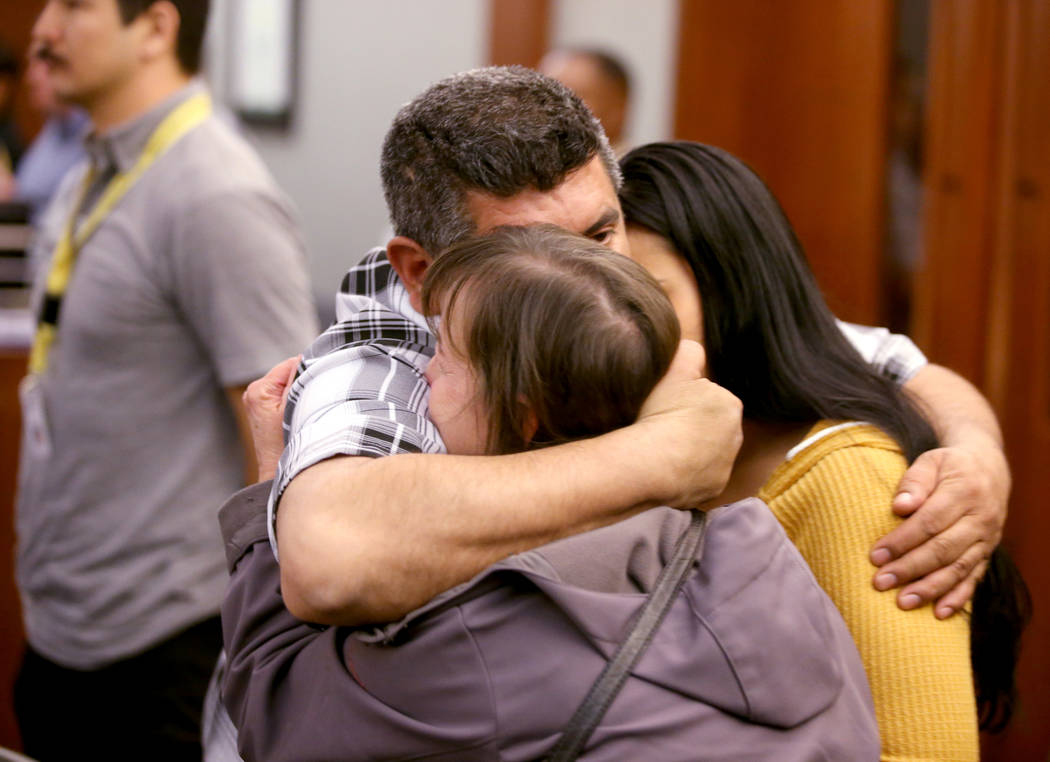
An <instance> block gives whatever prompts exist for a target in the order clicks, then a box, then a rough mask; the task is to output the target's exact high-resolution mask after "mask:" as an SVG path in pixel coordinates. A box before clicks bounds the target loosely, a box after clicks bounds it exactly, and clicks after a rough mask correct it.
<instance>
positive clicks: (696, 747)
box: [220, 484, 879, 762]
mask: <svg viewBox="0 0 1050 762" xmlns="http://www.w3.org/2000/svg"><path fill="white" fill-rule="evenodd" d="M268 486H269V485H268V484H263V485H256V486H255V487H250V488H248V489H246V490H242V491H241V492H240V493H238V494H237V495H235V496H234V497H233V498H231V499H230V501H229V502H228V503H227V504H226V506H224V507H223V509H222V513H221V514H220V521H221V523H222V526H223V533H224V536H225V538H226V542H227V557H228V561H229V564H230V569H231V574H232V580H231V584H230V588H229V591H228V594H227V597H226V601H225V603H224V605H223V610H222V616H223V629H224V633H225V636H224V637H225V645H226V649H227V652H228V654H229V664H228V670H227V674H226V678H225V682H224V700H225V702H226V705H227V707H228V708H229V710H230V715H231V717H232V718H233V721H234V724H235V725H237V727H238V729H239V744H240V749H241V753H242V755H243V756H244V757H245V759H246V760H268V761H273V762H278V761H280V760H310V761H311V762H314V761H318V760H395V759H398V760H405V759H412V760H420V759H427V760H438V759H448V760H464V761H469V760H531V759H539V758H542V757H543V756H544V754H545V753H547V752H548V751H549V750H550V749H551V747H552V746H553V745H554V743H555V741H556V740H557V738H558V736H559V734H560V732H561V730H562V729H563V728H564V726H565V723H566V722H567V721H568V719H569V717H570V716H571V715H572V713H573V711H574V710H575V709H576V706H577V705H578V704H579V702H580V701H581V700H582V698H583V696H584V695H585V694H586V692H587V691H588V689H589V688H590V686H591V683H592V682H593V681H594V679H595V678H596V677H597V675H598V674H599V672H600V671H601V670H602V668H603V667H604V665H605V663H606V660H607V658H608V657H609V656H610V655H611V654H612V653H613V652H614V651H615V649H616V646H617V645H618V643H619V642H620V640H621V639H622V638H623V637H624V635H625V634H626V632H627V631H628V629H629V628H630V625H631V624H632V617H633V615H634V614H635V613H636V612H637V611H638V609H639V607H640V606H641V604H642V603H643V601H644V599H645V595H646V593H647V592H648V591H649V590H650V589H651V588H652V586H653V584H654V583H655V580H656V578H657V575H658V574H659V571H660V569H661V568H662V566H663V564H664V562H665V561H666V560H668V559H669V558H670V556H671V554H672V552H673V550H674V546H675V543H676V541H677V539H678V537H679V536H680V535H681V533H682V532H684V531H685V529H686V527H687V525H688V523H689V517H688V514H686V513H683V512H680V511H674V510H671V509H667V508H659V509H655V510H651V511H648V512H646V513H643V514H640V515H638V516H636V517H634V518H631V519H629V520H626V521H623V522H621V523H619V524H615V525H613V526H609V527H606V528H604V529H599V530H595V531H592V532H588V533H586V534H582V535H578V536H575V537H570V538H567V539H564V540H560V541H558V542H554V543H551V544H549V545H546V546H544V547H542V548H538V549H536V550H533V551H529V552H527V553H521V554H518V555H516V556H512V557H510V558H507V559H505V560H504V561H501V562H500V563H498V564H494V565H493V566H491V567H489V568H488V569H486V570H485V571H483V572H482V573H481V574H479V575H478V576H477V577H475V578H474V579H472V580H471V581H469V582H467V583H465V584H463V585H460V586H459V587H457V588H455V589H453V590H450V591H448V592H447V593H444V594H442V595H441V596H439V597H438V598H436V599H435V600H433V601H431V602H430V603H428V604H427V605H425V606H423V607H422V608H420V609H418V610H416V611H414V612H412V613H411V614H409V615H408V616H406V617H405V618H404V619H402V620H401V621H399V622H397V623H394V624H392V625H388V626H386V627H383V628H378V629H373V630H361V629H358V630H351V629H347V628H339V627H330V628H318V627H316V626H313V625H309V624H304V623H302V622H300V621H299V620H297V619H295V618H294V617H293V616H292V615H291V614H289V613H288V612H287V610H286V609H285V608H284V605H283V603H282V600H281V597H280V588H279V580H280V575H279V569H278V566H277V564H276V562H275V561H274V558H273V554H272V553H271V551H270V547H269V545H268V543H267V536H266V527H265V503H266V495H267V491H268ZM706 531H707V533H706V537H705V539H704V543H703V546H702V555H701V560H700V561H699V563H698V564H697V568H696V569H695V570H694V572H693V573H692V575H691V576H690V578H689V579H688V580H687V582H686V584H685V586H684V587H683V589H682V591H681V593H680V594H679V596H678V598H677V599H676V600H675V602H674V604H673V606H672V608H671V610H670V612H669V614H668V616H667V618H666V619H665V620H664V622H663V624H662V625H661V627H660V629H659V630H658V631H657V633H656V635H655V637H654V638H653V641H652V643H651V644H650V646H649V648H648V650H647V651H646V652H645V653H644V654H643V656H642V657H641V659H640V661H639V662H638V664H637V666H636V667H635V668H634V670H633V673H632V675H631V677H630V678H628V680H627V682H626V684H625V685H624V688H623V690H622V692H621V693H620V694H619V696H618V697H617V698H616V700H615V701H614V702H613V703H612V706H611V707H610V709H609V711H608V713H607V714H606V715H605V718H604V720H603V721H602V723H601V725H600V726H599V727H598V729H597V731H596V732H595V734H594V735H593V736H592V737H591V740H590V742H589V743H588V746H587V750H586V752H585V754H584V756H583V757H582V759H587V760H616V761H617V762H620V761H622V760H636V759H646V760H661V761H663V760H668V761H673V760H760V759H776V760H782V761H784V762H790V761H791V760H835V761H836V762H841V761H842V760H877V759H878V757H879V739H878V731H877V728H876V724H875V718H874V710H873V707H872V702H871V696H870V693H869V690H868V684H867V680H866V678H865V675H864V670H863V667H862V666H861V663H860V658H859V656H858V655H857V651H856V648H855V647H854V645H853V641H852V639H851V638H850V635H849V632H848V631H847V629H846V626H845V624H844V623H843V621H842V618H841V617H840V616H839V614H838V611H837V610H836V609H835V607H834V605H833V604H832V603H831V601H830V600H829V599H828V597H827V596H826V595H825V594H824V592H823V591H822V590H821V589H820V587H819V586H818V585H817V583H816V581H815V580H814V579H813V576H812V574H811V573H810V571H809V568H808V567H807V566H806V564H805V562H804V561H803V560H802V557H801V556H800V555H799V554H798V551H797V550H796V549H795V547H794V546H793V545H792V544H791V542H790V541H789V540H788V539H787V537H786V536H785V535H784V532H783V530H782V529H781V527H780V525H779V524H778V523H777V521H776V519H775V518H774V517H773V516H772V515H771V514H770V513H769V510H768V509H767V508H766V506H765V505H764V504H763V503H762V502H760V501H758V500H755V499H751V500H745V501H741V502H739V503H735V504H732V505H728V506H725V507H723V508H719V509H717V510H715V511H712V512H711V513H710V514H709V519H708V526H707V530H706Z"/></svg>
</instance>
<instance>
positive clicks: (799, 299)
mask: <svg viewBox="0 0 1050 762" xmlns="http://www.w3.org/2000/svg"><path fill="white" fill-rule="evenodd" d="M621 166H622V170H623V177H624V185H623V188H622V189H621V191H620V202H621V204H622V205H623V211H624V216H625V217H626V219H627V222H628V223H629V224H634V225H640V226H642V227H645V228H648V229H650V230H652V231H653V232H655V233H657V234H658V235H660V236H661V237H663V238H665V239H666V240H667V241H668V242H669V243H670V245H671V246H672V248H673V249H674V250H675V251H677V252H678V253H679V254H681V255H682V256H683V257H684V258H685V259H686V261H687V262H688V263H689V267H690V269H691V270H692V272H693V275H694V276H695V278H696V282H697V286H698V288H699V291H700V302H701V313H702V317H703V338H704V349H705V351H706V354H707V369H708V374H709V376H710V378H711V380H712V381H714V382H716V383H718V384H720V385H721V386H724V387H725V388H727V389H728V390H729V391H731V392H733V394H735V395H736V396H737V397H739V398H740V400H741V401H742V402H743V404H744V417H745V418H749V419H752V420H755V421H762V422H799V423H802V422H807V421H814V422H815V421H817V420H821V419H833V420H861V421H867V422H869V423H872V424H874V425H876V426H878V427H879V428H881V429H883V430H884V431H885V432H886V433H887V434H889V435H890V436H891V437H893V439H894V440H896V442H897V443H898V444H899V445H900V447H901V450H902V452H903V453H904V455H905V457H906V458H907V460H908V462H909V463H910V462H912V461H913V460H914V459H915V458H917V457H918V456H919V455H920V454H921V453H923V452H925V451H927V450H930V449H933V448H935V447H937V446H938V442H937V437H936V434H935V433H934V430H933V427H932V426H931V425H930V423H929V422H928V421H927V420H926V418H925V417H924V416H923V415H922V413H921V411H920V410H919V408H918V407H917V404H916V402H915V401H914V400H913V399H912V398H911V397H910V396H909V395H908V393H907V392H906V391H905V390H904V389H903V388H902V386H901V385H900V384H899V383H898V381H900V380H901V379H895V378H891V377H889V376H887V375H884V374H880V373H878V372H876V371H875V370H874V369H873V368H872V367H871V366H870V365H869V364H868V363H866V362H865V361H864V360H863V359H862V358H861V356H860V355H859V354H858V353H857V351H856V350H855V349H854V348H853V346H852V345H851V344H850V343H849V341H847V339H846V338H845V336H844V335H843V333H842V331H841V329H840V328H839V326H838V324H837V322H836V320H835V317H834V316H833V315H832V313H831V311H830V310H829V309H828V307H827V305H826V304H825V302H824V297H823V296H822V295H821V293H820V289H819V288H818V287H817V283H816V280H815V279H814V277H813V274H812V272H811V270H810V268H809V264H808V263H807V261H806V258H805V255H804V254H803V251H802V247H801V245H800V244H799V242H798V238H797V237H796V235H795V232H794V230H793V229H792V227H791V224H790V223H789V222H788V220H787V217H786V216H785V214H784V212H783V210H782V209H781V208H780V204H779V203H778V202H777V200H776V198H775V197H774V196H773V194H772V193H771V192H770V190H769V189H768V188H767V187H766V185H765V183H763V182H762V180H761V179H760V178H759V177H758V175H757V174H755V173H754V172H753V171H752V170H751V169H750V168H749V167H748V166H747V165H746V164H744V163H743V162H742V161H740V160H739V159H737V158H736V157H734V156H732V155H731V154H729V153H727V152H726V151H723V150H721V149H719V148H715V147H712V146H706V145H701V144H699V143H689V142H673V143H653V144H650V145H646V146H642V147H641V148H637V149H635V150H634V151H631V152H630V153H629V154H628V155H627V156H626V157H624V159H623V162H622V165H621ZM1027 596H1028V593H1027V589H1026V588H1025V587H1024V583H1023V580H1021V578H1020V575H1019V574H1018V573H1017V570H1016V569H1015V568H1014V567H1013V564H1012V563H1011V562H1010V559H1009V557H1008V556H1007V555H1006V554H1005V552H1004V551H1002V550H1001V549H996V551H995V553H993V556H992V559H991V561H990V564H989V573H988V574H987V575H986V576H985V578H984V579H983V580H982V582H981V583H980V585H978V591H977V594H976V595H975V598H974V604H973V605H974V614H973V616H972V617H971V635H972V638H971V662H972V664H973V667H974V675H975V680H976V683H977V698H978V707H979V712H980V718H981V727H982V729H991V730H998V729H1001V728H1002V727H1005V725H1006V723H1007V722H1008V720H1009V717H1010V714H1011V712H1012V708H1013V700H1014V677H1013V675H1014V667H1015V665H1016V658H1017V649H1018V642H1019V639H1020V632H1021V629H1022V628H1023V626H1024V624H1025V623H1026V621H1027V610H1028V607H1029V606H1028V597H1027Z"/></svg>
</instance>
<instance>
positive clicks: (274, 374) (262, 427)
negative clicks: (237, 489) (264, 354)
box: [244, 357, 300, 482]
mask: <svg viewBox="0 0 1050 762" xmlns="http://www.w3.org/2000/svg"><path fill="white" fill-rule="evenodd" d="M299 360H300V358H299V357H289V358H288V359H287V360H284V361H283V362H281V363H278V364H277V365H275V366H274V367H272V368H270V371H269V372H268V373H267V374H266V375H265V376H263V377H262V378H260V379H258V380H256V381H253V382H252V383H251V384H249V385H248V388H247V389H246V390H245V391H244V407H245V410H246V412H247V414H248V425H249V427H250V428H251V435H252V442H253V443H254V445H255V460H256V462H257V463H258V465H259V481H261V482H263V481H266V480H267V479H272V478H273V477H274V475H275V474H276V473H277V461H278V460H280V458H281V451H282V450H284V433H283V431H282V429H281V422H282V420H283V419H284V405H285V402H286V401H287V399H288V391H289V390H290V389H291V388H292V381H293V380H294V379H295V371H296V368H297V367H298V365H299Z"/></svg>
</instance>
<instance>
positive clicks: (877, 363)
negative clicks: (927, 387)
mask: <svg viewBox="0 0 1050 762" xmlns="http://www.w3.org/2000/svg"><path fill="white" fill-rule="evenodd" d="M838 324H839V328H840V329H841V331H842V333H843V334H844V335H845V337H846V338H847V339H848V340H849V342H850V344H852V345H853V347H854V348H855V349H856V350H857V351H858V352H860V355H861V357H863V358H864V359H865V360H867V361H868V362H869V363H871V364H872V365H873V366H874V367H875V370H877V371H878V372H879V373H882V374H883V375H885V376H887V377H888V378H890V379H892V380H893V381H896V382H897V383H898V384H903V383H906V382H907V381H909V380H911V378H912V376H914V375H915V374H916V373H918V372H919V371H920V370H922V368H923V366H925V365H926V364H927V362H928V360H927V359H926V355H924V354H923V353H922V352H921V351H920V350H919V348H918V347H917V346H915V344H914V343H913V342H912V340H911V339H909V338H908V337H907V336H902V335H900V334H896V333H890V332H889V331H887V330H886V329H885V328H873V327H871V326H866V325H856V324H855V323H844V322H843V321H841V320H840V321H838Z"/></svg>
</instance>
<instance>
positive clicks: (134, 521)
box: [16, 0, 317, 759]
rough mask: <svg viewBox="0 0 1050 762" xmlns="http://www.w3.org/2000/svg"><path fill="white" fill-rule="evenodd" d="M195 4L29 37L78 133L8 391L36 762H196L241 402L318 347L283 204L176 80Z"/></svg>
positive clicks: (131, 2)
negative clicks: (83, 129)
mask: <svg viewBox="0 0 1050 762" xmlns="http://www.w3.org/2000/svg"><path fill="white" fill-rule="evenodd" d="M207 8H208V3H207V0H174V1H173V0H160V1H151V0H97V1H96V2H92V3H79V4H70V3H65V2H58V1H57V0H51V1H50V2H48V3H47V5H46V6H45V8H44V11H43V14H42V15H41V17H40V19H39V21H38V22H37V25H36V28H35V29H34V34H35V36H36V37H37V38H38V40H39V45H40V51H41V57H42V58H43V59H44V60H45V61H46V62H47V64H48V69H49V76H50V78H51V80H52V84H53V85H54V87H55V90H56V92H57V93H58V95H59V96H60V97H61V98H63V99H64V100H66V101H68V102H71V103H76V104H78V105H80V106H82V107H84V108H85V109H86V110H87V111H88V113H89V114H90V116H91V118H92V121H93V123H94V125H95V132H94V133H93V134H92V135H91V137H90V138H89V140H88V146H87V148H88V153H89V157H90V161H89V162H88V166H85V167H83V168H82V169H80V170H78V171H74V172H72V173H71V176H70V177H69V178H67V181H66V182H65V184H64V186H63V188H62V189H61V190H60V192H59V194H58V196H57V197H56V201H55V207H54V208H53V210H52V212H53V213H51V214H49V215H48V217H49V218H50V219H52V220H54V221H55V223H56V224H55V225H54V226H52V227H51V228H49V229H47V230H46V231H45V232H44V234H43V235H42V237H41V241H40V247H41V249H40V253H41V255H42V256H41V259H42V260H44V261H45V262H46V263H45V264H44V265H43V267H42V270H41V272H40V273H39V277H38V281H39V282H38V284H37V288H36V301H35V304H36V305H37V307H38V311H39V316H40V327H39V330H38V334H37V340H36V343H35V344H34V351H33V356H32V359H31V371H32V372H31V373H30V375H29V376H28V377H27V379H26V381H25V383H24V384H23V387H24V388H23V419H24V427H23V428H24V435H23V443H22V462H21V464H20V475H19V494H18V522H17V529H18V583H19V587H20V589H21V593H22V602H23V610H24V617H25V625H26V632H27V636H28V640H29V648H28V650H27V653H26V657H25V660H24V662H23V666H22V671H21V673H20V675H19V679H18V682H17V685H16V712H17V714H18V717H19V723H20V727H21V730H22V733H23V738H24V742H25V746H26V750H27V751H28V752H29V753H30V754H32V755H33V756H36V757H38V758H40V759H51V758H55V759H67V758H76V757H83V756H95V755H98V756H102V757H104V758H106V759H124V758H129V759H130V758H134V759H142V758H146V757H148V758H149V759H168V758H171V759H193V758H197V759H199V758H200V746H199V741H198V738H199V730H198V724H199V714H200V705H201V700H202V697H203V693H204V688H205V686H206V683H207V678H208V675H209V673H210V671H211V668H212V666H213V665H214V661H215V657H216V655H217V654H218V650H219V648H220V646H221V638H220V635H219V626H218V621H217V618H216V614H217V612H218V609H219V603H220V601H221V598H222V592H223V588H224V586H225V582H226V572H225V568H224V560H223V552H222V544H221V540H220V538H219V535H218V531H217V524H216V516H215V512H216V509H217V507H218V506H219V505H220V504H221V503H222V502H223V500H224V499H225V498H226V497H227V496H228V495H229V494H230V492H232V491H233V490H235V489H237V488H238V486H240V484H241V483H242V481H243V477H244V474H245V473H246V470H245V469H246V467H250V465H251V464H249V463H246V462H245V459H244V455H243V452H244V451H243V450H242V445H241V442H240V441H239V434H238V423H239V421H240V420H242V415H243V413H242V410H241V400H240V397H241V394H242V391H243V386H244V385H245V384H246V383H247V382H249V381H250V380H252V379H253V378H256V377H257V376H259V375H260V374H261V373H263V372H264V371H265V370H266V369H267V368H268V367H270V366H271V365H273V363H274V362H276V361H277V360H279V359H281V358H282V357H285V356H287V355H288V354H294V353H296V352H298V351H300V350H301V349H302V348H303V347H304V346H305V345H306V344H307V343H309V341H310V339H311V338H312V337H313V336H314V335H315V334H316V330H317V327H316V321H315V318H314V311H313V305H312V304H311V299H310V296H309V293H310V291H309V285H308V277H307V273H306V268H305V257H304V252H303V246H302V241H301V239H300V236H299V234H298V231H297V227H296V221H295V219H294V216H293V213H292V211H291V209H290V208H289V205H288V203H287V201H286V200H285V199H284V198H283V196H282V195H281V194H280V193H279V192H278V190H277V188H276V187H275V184H274V183H273V180H272V179H271V178H270V176H269V175H268V173H267V172H266V170H265V169H264V167H263V166H262V164H261V162H260V161H259V159H258V158H257V157H256V156H255V155H254V153H253V152H252V150H251V149H250V148H249V147H248V146H247V144H246V143H245V142H244V141H243V140H242V139H240V138H239V137H238V136H236V135H235V134H234V133H232V132H231V131H230V130H229V129H228V128H227V127H225V126H224V125H223V124H222V123H221V122H220V121H219V120H217V119H215V118H214V117H213V116H212V115H211V106H210V101H209V100H208V96H207V93H206V92H205V90H204V88H203V87H202V85H200V84H199V83H197V82H194V81H192V76H193V74H194V73H195V72H196V71H197V69H198V65H199V58H200V45H201V38H202V35H203V30H204V25H205V20H206V17H207ZM70 221H72V226H71V230H70V228H69V227H67V224H68V223H69V222H70ZM56 728H61V732H55V731H56Z"/></svg>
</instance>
